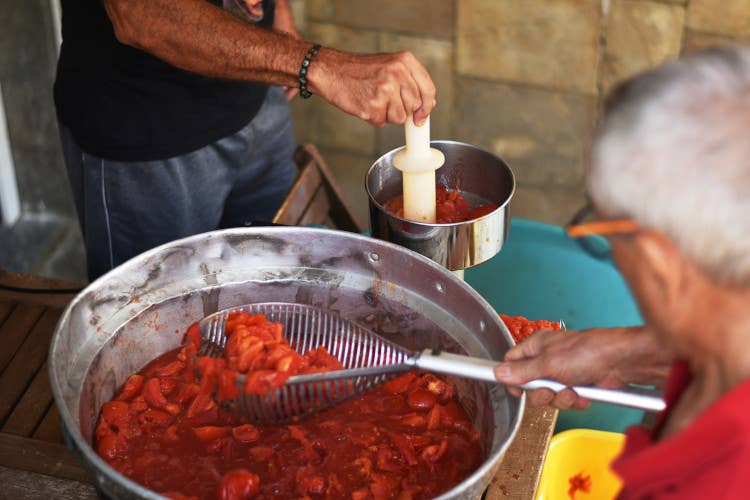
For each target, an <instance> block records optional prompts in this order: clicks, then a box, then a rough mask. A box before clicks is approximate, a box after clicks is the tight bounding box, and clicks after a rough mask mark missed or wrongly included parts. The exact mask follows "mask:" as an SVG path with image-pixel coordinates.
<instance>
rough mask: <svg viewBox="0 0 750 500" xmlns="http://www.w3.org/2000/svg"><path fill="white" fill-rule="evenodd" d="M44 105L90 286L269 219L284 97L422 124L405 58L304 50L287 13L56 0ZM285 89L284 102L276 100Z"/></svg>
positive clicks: (279, 193) (262, 5)
mask: <svg viewBox="0 0 750 500" xmlns="http://www.w3.org/2000/svg"><path fill="white" fill-rule="evenodd" d="M62 7H63V20H62V27H63V45H62V48H61V53H60V60H59V62H58V69H57V79H56V81H55V89H54V90H55V104H56V108H57V114H58V120H59V122H60V129H61V136H62V139H63V149H64V152H65V160H66V166H67V169H68V173H69V177H70V180H71V184H72V187H73V192H74V197H75V200H76V206H77V209H78V215H79V219H80V223H81V228H82V231H83V234H84V239H85V242H86V250H87V259H88V272H89V278H90V279H93V278H95V277H97V276H99V275H100V274H103V273H104V272H106V271H107V270H109V269H111V268H112V267H114V266H116V265H118V264H119V263H121V262H124V261H125V260H127V259H129V258H131V257H133V256H135V255H137V254H138V253H140V252H143V251H145V250H148V249H149V248H152V247H154V246H157V245H159V244H162V243H165V242H167V241H170V240H173V239H176V238H181V237H185V236H189V235H191V234H196V233H199V232H204V231H209V230H213V229H216V228H220V227H233V226H238V225H242V224H243V223H244V222H246V221H251V220H268V219H270V218H271V217H272V215H273V214H274V213H275V211H276V210H277V208H278V207H279V205H280V203H281V201H282V200H283V197H284V196H285V194H286V192H287V191H288V189H289V187H290V186H291V184H292V183H293V181H294V179H295V176H296V167H295V165H294V162H293V159H292V153H293V150H294V147H295V145H296V144H295V141H294V137H293V133H292V127H291V115H290V111H289V106H288V103H287V97H291V96H292V95H293V94H294V93H296V91H297V90H300V91H301V93H302V95H303V96H308V97H309V95H310V94H311V93H315V94H317V95H319V96H320V97H321V98H323V99H325V100H326V101H328V102H329V103H331V104H333V105H334V106H337V107H338V108H340V109H342V110H344V111H346V112H348V113H351V114H354V115H355V116H358V117H360V118H362V119H364V120H367V121H369V122H370V123H372V124H374V125H378V126H382V125H383V124H385V123H386V122H390V123H404V121H405V119H406V117H407V116H408V115H410V114H412V113H414V116H415V121H417V122H418V123H419V122H421V121H422V120H424V119H425V118H426V117H427V116H428V115H429V113H430V111H431V110H432V108H433V106H434V104H435V87H434V84H433V83H432V80H431V79H430V76H429V74H428V73H427V71H426V70H425V69H424V67H423V66H422V65H421V64H420V63H419V62H418V61H417V60H416V59H415V58H414V57H413V56H412V55H411V54H410V53H408V52H402V53H392V54H373V55H356V54H350V53H346V52H341V51H337V50H333V49H329V48H317V47H316V48H315V49H312V50H311V48H312V47H313V44H312V43H310V42H306V41H304V40H302V39H300V38H299V35H298V34H297V31H296V29H295V27H294V22H293V21H292V17H291V10H290V8H289V4H288V0H275V1H274V0H62ZM285 90H286V93H285Z"/></svg>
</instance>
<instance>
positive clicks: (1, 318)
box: [0, 300, 16, 326]
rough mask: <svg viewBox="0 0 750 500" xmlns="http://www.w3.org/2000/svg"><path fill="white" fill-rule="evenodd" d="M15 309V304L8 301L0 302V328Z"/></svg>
mask: <svg viewBox="0 0 750 500" xmlns="http://www.w3.org/2000/svg"><path fill="white" fill-rule="evenodd" d="M15 307H16V303H15V302H11V301H10V300H0V326H2V324H3V323H5V320H6V319H7V318H8V316H10V313H11V311H13V309H14V308H15Z"/></svg>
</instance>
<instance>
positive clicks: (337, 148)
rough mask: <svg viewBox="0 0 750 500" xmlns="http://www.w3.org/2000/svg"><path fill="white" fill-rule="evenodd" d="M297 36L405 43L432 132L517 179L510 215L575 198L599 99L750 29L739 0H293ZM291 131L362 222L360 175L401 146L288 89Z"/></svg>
mask: <svg viewBox="0 0 750 500" xmlns="http://www.w3.org/2000/svg"><path fill="white" fill-rule="evenodd" d="M292 3H293V8H294V10H295V18H296V19H297V21H298V24H299V25H300V28H301V30H302V32H303V35H304V36H305V38H306V39H308V40H311V41H317V42H319V43H322V44H324V45H328V46H332V47H336V48H340V49H344V50H350V51H355V52H379V51H392V50H410V51H412V52H413V53H414V54H415V55H416V56H417V57H418V58H419V59H420V60H421V61H422V62H423V63H424V64H425V65H426V66H427V68H428V69H429V70H430V72H431V74H432V77H433V79H434V81H435V83H436V85H437V88H438V106H437V108H436V109H435V111H434V114H433V116H432V120H431V122H432V137H433V138H435V139H453V140H458V141H463V142H468V143H471V144H476V145H478V146H481V147H483V148H486V149H488V150H490V151H493V152H495V153H496V154H498V155H500V156H501V157H502V158H503V159H505V160H506V161H507V162H508V163H509V164H510V165H511V167H512V168H513V170H514V171H515V173H516V175H517V178H518V186H519V188H518V191H517V194H516V197H515V199H514V201H513V204H512V213H513V214H514V215H516V216H522V217H529V218H534V219H540V220H544V221H548V222H553V223H564V222H565V221H567V219H568V218H569V217H570V216H571V215H572V214H573V213H574V211H575V210H576V208H577V207H579V206H580V205H581V204H582V203H583V183H582V180H583V165H582V161H583V154H584V149H585V147H586V143H587V140H588V137H589V134H590V131H591V126H592V123H593V122H594V120H595V119H596V116H597V109H598V106H599V103H600V102H601V97H602V96H603V95H604V94H606V92H607V91H608V90H609V89H611V88H612V86H613V85H614V84H616V83H617V82H618V81H620V80H622V79H623V78H627V77H629V76H631V75H633V74H635V73H637V72H639V71H642V70H644V69H646V68H649V67H651V66H654V65H656V64H658V63H660V62H662V61H665V60H668V59H671V58H674V57H676V56H678V55H679V54H680V53H681V52H684V51H686V50H691V49H696V48H703V47H707V46H711V45H715V44H722V43H730V42H735V41H740V42H746V41H748V40H749V39H750V0H398V1H397V0H379V1H373V0H292ZM293 108H294V112H295V119H296V130H297V137H298V140H299V141H300V142H312V143H315V144H316V145H318V147H319V148H321V150H322V151H323V154H324V155H325V158H326V159H327V160H328V162H329V163H330V164H331V166H332V168H333V169H334V171H335V172H336V174H337V176H338V178H339V180H340V182H341V184H342V185H343V187H344V189H345V190H346V193H347V195H348V197H349V198H350V200H351V201H352V202H353V203H354V205H355V207H356V209H357V211H358V213H359V215H360V216H361V217H362V218H363V220H366V217H367V198H366V195H365V192H364V187H363V186H364V177H365V173H366V171H367V169H368V168H369V166H370V165H371V164H372V163H373V161H374V160H375V159H376V158H377V157H378V156H380V155H381V154H383V153H384V152H386V151H388V150H390V149H392V148H394V147H397V146H400V145H402V144H403V128H402V127H399V126H392V125H389V126H386V127H384V128H382V129H377V128H373V127H371V126H370V125H368V124H366V123H363V122H361V121H359V120H358V119H356V118H353V117H351V116H348V115H346V114H344V113H342V112H340V111H338V110H336V109H334V108H332V107H331V106H329V105H327V104H326V103H325V102H323V101H322V100H321V99H319V98H313V99H310V100H308V101H302V100H299V99H297V100H295V102H294V105H293Z"/></svg>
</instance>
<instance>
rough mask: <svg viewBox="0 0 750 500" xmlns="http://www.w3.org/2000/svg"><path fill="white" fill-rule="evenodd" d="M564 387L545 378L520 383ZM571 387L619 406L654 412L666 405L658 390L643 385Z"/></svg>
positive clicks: (582, 394) (532, 386)
mask: <svg viewBox="0 0 750 500" xmlns="http://www.w3.org/2000/svg"><path fill="white" fill-rule="evenodd" d="M566 387H567V386H566V385H565V384H561V383H560V382H556V381H554V380H547V379H537V380H532V381H530V382H526V383H525V384H523V385H521V388H522V389H524V390H527V391H528V390H532V389H542V388H544V389H550V390H552V391H554V392H560V391H562V390H563V389H565V388H566ZM571 389H573V390H574V391H575V393H576V394H578V396H580V397H582V398H586V399H590V400H591V401H599V402H601V403H612V404H615V405H619V406H628V407H630V408H636V409H638V410H646V411H654V412H659V411H662V410H663V409H664V408H665V407H666V403H665V402H664V400H663V399H662V397H661V395H660V394H659V393H658V392H656V391H655V390H653V389H646V388H643V387H636V386H627V387H623V388H622V389H604V388H602V387H595V386H590V385H586V386H578V385H576V386H573V387H571Z"/></svg>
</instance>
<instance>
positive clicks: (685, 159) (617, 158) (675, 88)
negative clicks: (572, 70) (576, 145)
mask: <svg viewBox="0 0 750 500" xmlns="http://www.w3.org/2000/svg"><path fill="white" fill-rule="evenodd" d="M587 182H588V190H589V193H590V195H591V197H592V200H593V202H594V203H595V205H596V206H597V208H598V209H599V210H600V211H601V212H602V213H603V214H604V215H606V216H607V217H632V218H633V219H635V220H636V221H637V222H638V223H639V224H640V225H642V226H644V227H648V228H652V229H655V230H659V231H661V232H663V233H664V234H666V235H667V236H668V237H670V238H671V239H672V240H673V241H674V242H675V244H676V245H677V246H678V247H679V248H680V249H681V250H682V251H683V252H684V253H685V254H686V255H687V256H688V257H690V258H691V259H692V260H693V261H694V262H695V263H696V264H697V265H698V266H699V267H701V268H702V269H704V270H705V271H706V272H708V273H709V274H710V275H711V276H712V277H713V278H714V279H716V280H717V281H719V282H721V283H727V284H730V285H733V286H741V287H746V286H750V49H743V48H739V47H735V48H726V49H718V50H716V49H715V50H709V51H704V52H699V53H694V54H692V55H690V56H687V57H684V58H682V59H680V60H677V61H674V62H671V63H668V64H665V65H663V66H661V67H659V68H657V69H655V70H652V71H650V72H647V73H644V74H642V75H640V76H638V77H636V78H634V79H632V80H630V81H628V82H626V83H624V84H623V85H621V86H620V87H618V88H617V89H616V90H615V91H614V92H613V94H612V95H611V96H610V98H609V99H608V102H607V105H606V109H605V112H604V116H603V121H602V122H601V124H600V126H599V127H598V130H597V133H596V134H595V137H594V142H593V144H592V151H591V158H590V165H589V172H588V177H587Z"/></svg>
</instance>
